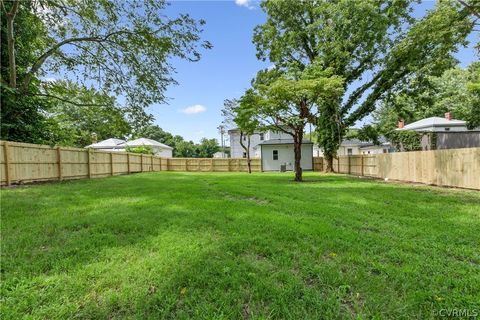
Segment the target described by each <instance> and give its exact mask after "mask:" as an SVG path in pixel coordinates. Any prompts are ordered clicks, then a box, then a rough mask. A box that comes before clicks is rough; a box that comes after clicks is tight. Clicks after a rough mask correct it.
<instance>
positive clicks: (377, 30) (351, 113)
mask: <svg viewBox="0 0 480 320" xmlns="http://www.w3.org/2000/svg"><path fill="white" fill-rule="evenodd" d="M412 4H413V1H408V0H403V1H386V0H365V1H339V2H314V1H265V2H262V5H261V6H262V8H263V10H264V11H265V12H266V13H267V15H268V19H267V22H266V23H265V24H263V25H260V26H258V27H256V29H255V31H254V37H253V41H254V43H255V44H256V46H257V56H258V57H259V58H260V59H263V60H269V61H271V62H272V63H273V64H274V66H275V68H276V69H277V70H281V71H285V72H287V71H288V72H289V73H296V72H301V71H302V70H304V69H305V68H307V67H308V66H309V65H313V64H315V65H317V66H318V68H319V69H321V70H330V72H331V73H332V76H337V77H339V78H341V79H342V80H343V92H344V93H343V96H342V97H341V99H337V100H335V101H332V100H329V101H324V104H318V105H317V107H318V118H317V122H316V125H317V130H318V131H319V132H318V136H319V138H320V141H321V143H322V147H324V149H325V150H326V151H327V153H326V156H327V158H330V160H331V157H332V156H334V155H335V151H336V150H337V148H338V144H339V142H341V140H342V137H343V136H344V134H345V131H346V129H347V128H348V127H350V126H352V125H354V124H355V123H356V122H357V121H358V120H361V119H362V118H363V117H365V116H366V115H368V114H370V113H371V112H372V111H373V110H375V108H376V106H377V103H378V102H379V101H381V100H382V99H383V98H384V97H385V95H386V94H387V93H388V92H389V91H390V90H393V89H395V88H398V87H401V86H402V85H403V83H404V81H406V79H408V78H409V77H411V76H413V75H421V74H424V73H428V74H434V73H435V72H436V73H437V74H441V73H442V72H443V70H445V69H447V68H450V67H451V66H453V65H454V64H455V59H454V58H453V56H452V53H454V52H455V51H456V50H457V48H458V46H459V45H464V44H466V37H467V35H468V34H469V33H470V32H471V31H472V28H473V25H474V22H473V21H472V19H471V14H470V12H469V11H468V10H467V8H466V7H464V6H461V5H460V4H459V3H454V2H451V1H442V2H439V3H438V4H437V5H436V7H435V9H434V10H432V11H430V12H428V13H427V14H426V16H425V17H422V18H419V19H416V18H414V17H413V16H412V14H411V5H412ZM325 150H324V151H325Z"/></svg>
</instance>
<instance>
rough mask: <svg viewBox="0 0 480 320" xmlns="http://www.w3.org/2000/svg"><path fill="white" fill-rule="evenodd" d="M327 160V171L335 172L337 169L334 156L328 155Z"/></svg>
mask: <svg viewBox="0 0 480 320" xmlns="http://www.w3.org/2000/svg"><path fill="white" fill-rule="evenodd" d="M325 160H326V162H327V166H326V167H325V172H335V170H333V156H331V155H326V156H325Z"/></svg>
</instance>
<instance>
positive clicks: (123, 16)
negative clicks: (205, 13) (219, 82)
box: [0, 0, 211, 143]
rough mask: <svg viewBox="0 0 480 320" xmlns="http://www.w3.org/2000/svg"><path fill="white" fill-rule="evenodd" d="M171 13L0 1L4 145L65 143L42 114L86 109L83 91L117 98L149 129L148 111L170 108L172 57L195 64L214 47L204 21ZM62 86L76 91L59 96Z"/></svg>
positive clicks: (78, 1)
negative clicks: (167, 92) (159, 105)
mask: <svg viewBox="0 0 480 320" xmlns="http://www.w3.org/2000/svg"><path fill="white" fill-rule="evenodd" d="M166 6H167V3H166V1H163V0H160V1H151V0H125V1H116V0H23V1H19V0H12V1H4V0H2V1H1V8H0V10H2V15H1V22H2V27H1V33H2V34H1V41H2V46H1V62H2V63H1V90H2V92H1V94H2V138H3V139H10V140H20V141H26V142H37V143H44V142H48V141H49V140H52V139H53V141H50V142H52V143H59V142H61V141H60V140H58V139H56V138H55V137H52V134H50V133H51V132H49V131H48V130H50V129H52V128H53V127H51V126H50V124H51V123H50V122H51V121H52V120H51V119H46V118H45V117H44V114H45V113H48V112H49V111H48V109H49V108H50V107H51V106H50V105H51V104H52V103H54V104H55V102H54V100H58V101H62V102H63V103H65V104H68V103H70V104H72V105H73V106H77V107H79V106H82V103H83V102H82V99H83V98H82V95H83V94H84V93H85V91H84V89H85V90H92V89H93V88H95V90H96V91H97V95H98V96H100V95H101V96H104V97H115V98H119V99H116V101H117V103H119V102H118V101H122V105H121V106H120V105H117V107H121V108H123V109H124V111H122V113H124V114H125V116H126V118H127V121H128V122H129V123H130V125H131V126H132V127H133V128H134V129H138V128H141V127H142V126H145V125H148V124H149V123H150V122H151V121H152V120H153V119H152V117H151V116H150V115H149V114H147V113H146V112H145V108H146V107H147V106H149V105H151V104H153V103H165V102H166V99H167V98H166V97H165V90H166V88H167V87H168V86H169V85H171V84H175V83H176V81H175V79H174V78H173V73H174V66H173V65H172V64H171V61H172V58H180V59H186V60H189V61H197V60H199V59H200V55H201V50H202V49H208V48H211V44H210V43H209V42H208V41H204V40H202V39H201V32H202V29H201V28H202V25H203V24H204V23H205V21H203V20H195V19H193V18H191V17H190V16H189V15H187V14H179V15H178V16H176V17H169V16H167V15H166V14H165V8H166ZM52 77H53V78H57V79H58V78H59V79H61V80H62V81H61V82H59V83H58V84H57V85H56V86H52V85H51V81H46V79H47V78H52ZM63 83H69V84H73V85H74V86H75V88H79V90H78V91H77V93H76V94H75V92H74V91H72V90H71V89H72V88H68V90H60V88H59V86H60V85H61V84H63ZM89 105H90V103H89ZM89 107H92V106H89ZM99 107H100V106H99ZM56 111H57V112H58V111H59V110H58V108H57V110H56ZM96 120H98V121H100V119H96ZM4 124H5V125H4ZM45 129H47V130H45Z"/></svg>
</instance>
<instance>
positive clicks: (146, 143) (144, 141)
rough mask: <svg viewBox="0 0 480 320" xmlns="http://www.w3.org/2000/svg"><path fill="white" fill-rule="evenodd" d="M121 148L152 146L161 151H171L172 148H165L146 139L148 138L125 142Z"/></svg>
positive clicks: (163, 145)
mask: <svg viewBox="0 0 480 320" xmlns="http://www.w3.org/2000/svg"><path fill="white" fill-rule="evenodd" d="M122 145H123V146H129V147H140V146H152V147H160V148H162V149H169V150H173V148H172V147H170V146H167V145H166V144H163V143H161V142H158V141H155V140H152V139H148V138H138V139H135V140H131V141H127V142H125V143H123V144H122Z"/></svg>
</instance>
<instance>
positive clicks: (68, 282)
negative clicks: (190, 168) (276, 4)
mask: <svg viewBox="0 0 480 320" xmlns="http://www.w3.org/2000/svg"><path fill="white" fill-rule="evenodd" d="M291 176H293V174H291V173H283V174H277V173H271V174H264V173H263V174H262V173H254V174H252V175H246V174H244V173H229V174H224V173H216V172H210V173H208V174H206V173H195V172H154V173H144V174H134V175H128V176H117V177H111V178H104V179H92V180H83V181H68V182H62V183H49V184H45V185H38V186H30V187H17V188H2V189H1V190H0V193H1V199H2V223H1V224H0V228H1V230H0V231H1V234H2V250H1V261H2V285H1V287H0V290H1V296H2V303H1V304H0V308H1V314H2V318H3V319H23V318H28V319H77V318H80V319H116V318H121V319H242V318H248V317H251V319H355V318H356V319H386V320H388V319H432V318H433V314H434V312H438V310H442V309H443V310H458V308H461V309H463V308H465V309H466V310H478V301H480V292H479V290H478V283H479V277H480V275H479V272H478V263H477V262H478V259H479V255H478V253H479V252H478V244H479V243H480V233H479V232H478V228H477V226H478V223H479V219H478V211H479V210H478V207H479V204H480V193H479V192H478V191H468V190H462V189H451V188H436V187H428V186H421V187H419V186H412V185H406V184H399V183H389V184H387V183H380V182H377V181H373V180H369V179H354V178H350V177H346V176H342V175H319V174H318V173H317V172H314V173H305V179H306V180H307V181H308V183H302V184H296V185H292V183H291V182H290V181H289V180H290V178H289V177H291ZM312 199H313V200H312ZM315 199H320V200H321V204H319V201H320V200H319V201H315ZM459 306H460V307H459ZM242 313H243V316H242ZM447 318H448V317H447Z"/></svg>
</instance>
